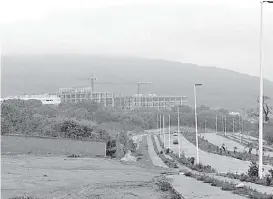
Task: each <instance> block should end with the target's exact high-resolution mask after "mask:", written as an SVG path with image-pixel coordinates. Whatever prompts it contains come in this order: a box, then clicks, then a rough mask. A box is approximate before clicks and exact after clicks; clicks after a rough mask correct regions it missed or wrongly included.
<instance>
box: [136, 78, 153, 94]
mask: <svg viewBox="0 0 273 199" xmlns="http://www.w3.org/2000/svg"><path fill="white" fill-rule="evenodd" d="M141 84H152V82H139V81H138V82H137V94H138V95H139V94H140V85H141Z"/></svg>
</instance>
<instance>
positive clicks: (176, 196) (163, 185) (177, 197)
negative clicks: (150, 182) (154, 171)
mask: <svg viewBox="0 0 273 199" xmlns="http://www.w3.org/2000/svg"><path fill="white" fill-rule="evenodd" d="M156 185H157V186H158V187H159V189H160V190H161V191H163V192H169V194H166V197H165V198H168V199H184V198H183V197H182V196H181V194H180V193H178V192H177V191H176V190H175V189H174V188H173V187H172V185H171V183H169V182H168V181H167V180H164V179H160V180H158V181H157V182H156Z"/></svg>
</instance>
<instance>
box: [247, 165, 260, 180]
mask: <svg viewBox="0 0 273 199" xmlns="http://www.w3.org/2000/svg"><path fill="white" fill-rule="evenodd" d="M248 176H249V177H258V176H259V167H258V165H257V164H256V162H252V163H251V165H250V166H249V169H248Z"/></svg>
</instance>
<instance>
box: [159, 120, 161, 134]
mask: <svg viewBox="0 0 273 199" xmlns="http://www.w3.org/2000/svg"><path fill="white" fill-rule="evenodd" d="M159 135H160V136H161V115H159Z"/></svg>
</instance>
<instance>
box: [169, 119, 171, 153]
mask: <svg viewBox="0 0 273 199" xmlns="http://www.w3.org/2000/svg"><path fill="white" fill-rule="evenodd" d="M169 149H171V114H169Z"/></svg>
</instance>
